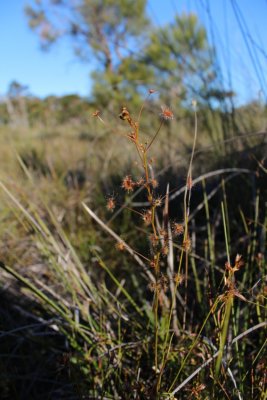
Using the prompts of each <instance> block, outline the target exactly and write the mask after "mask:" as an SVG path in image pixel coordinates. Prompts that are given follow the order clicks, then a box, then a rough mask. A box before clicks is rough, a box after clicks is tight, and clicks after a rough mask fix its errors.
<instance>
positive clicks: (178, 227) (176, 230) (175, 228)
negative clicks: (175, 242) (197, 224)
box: [172, 222, 184, 236]
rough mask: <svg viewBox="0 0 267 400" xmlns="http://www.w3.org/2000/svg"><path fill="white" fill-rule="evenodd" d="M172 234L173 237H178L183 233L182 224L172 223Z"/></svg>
mask: <svg viewBox="0 0 267 400" xmlns="http://www.w3.org/2000/svg"><path fill="white" fill-rule="evenodd" d="M172 233H173V236H180V235H182V234H183V233H184V227H183V225H182V224H179V223H178V222H174V223H173V225H172Z"/></svg>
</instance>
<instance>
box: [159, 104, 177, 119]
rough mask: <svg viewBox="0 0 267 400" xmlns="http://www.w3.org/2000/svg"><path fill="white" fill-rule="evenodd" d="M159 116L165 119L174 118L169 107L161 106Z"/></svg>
mask: <svg viewBox="0 0 267 400" xmlns="http://www.w3.org/2000/svg"><path fill="white" fill-rule="evenodd" d="M160 117H161V118H162V119H164V120H165V121H168V120H171V119H173V118H174V115H173V112H172V110H171V109H170V108H169V107H166V106H164V107H161V113H160Z"/></svg>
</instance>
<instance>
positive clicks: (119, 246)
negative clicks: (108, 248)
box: [115, 241, 126, 251]
mask: <svg viewBox="0 0 267 400" xmlns="http://www.w3.org/2000/svg"><path fill="white" fill-rule="evenodd" d="M115 247H116V249H117V250H119V251H123V250H125V247H126V246H125V243H124V242H122V241H120V242H117V243H116V246H115Z"/></svg>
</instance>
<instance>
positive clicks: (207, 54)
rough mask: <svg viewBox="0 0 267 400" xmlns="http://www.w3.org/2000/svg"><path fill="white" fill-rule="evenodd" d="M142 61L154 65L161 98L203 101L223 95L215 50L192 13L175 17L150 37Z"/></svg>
mask: <svg viewBox="0 0 267 400" xmlns="http://www.w3.org/2000/svg"><path fill="white" fill-rule="evenodd" d="M144 51H145V58H144V61H145V63H147V64H150V65H152V66H153V72H154V75H155V76H156V79H157V82H158V85H159V86H160V88H161V91H162V93H163V98H165V99H166V101H168V102H169V103H170V102H171V101H175V102H176V103H177V101H180V102H181V101H183V102H185V100H186V99H187V101H188V100H189V101H190V102H191V100H192V99H193V98H194V99H197V100H198V102H206V101H208V100H210V99H211V98H212V97H213V98H216V96H218V97H219V98H220V97H221V96H223V93H222V91H221V90H219V89H218V86H217V85H218V79H217V76H216V71H215V67H214V54H215V53H214V50H213V49H212V48H211V47H210V46H209V43H208V39H207V33H206V30H205V28H204V27H203V26H202V25H201V24H200V23H199V21H198V18H197V16H196V15H194V14H182V15H179V16H178V15H177V16H175V18H174V21H173V22H171V23H168V24H166V25H165V26H163V27H160V28H156V29H155V30H154V31H153V32H152V33H151V34H150V40H149V43H148V46H147V47H146V49H145V50H144Z"/></svg>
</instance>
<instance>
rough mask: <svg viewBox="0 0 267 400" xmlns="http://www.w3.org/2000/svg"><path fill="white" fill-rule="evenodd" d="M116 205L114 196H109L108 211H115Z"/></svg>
mask: <svg viewBox="0 0 267 400" xmlns="http://www.w3.org/2000/svg"><path fill="white" fill-rule="evenodd" d="M115 207H116V202H115V199H114V197H113V196H111V197H109V198H108V200H107V209H108V211H111V212H112V211H113V210H114V208H115Z"/></svg>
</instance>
